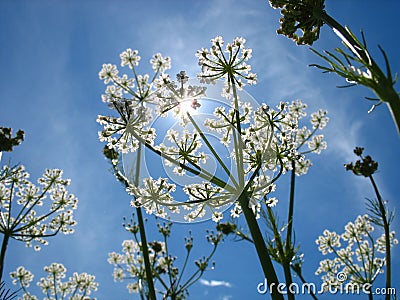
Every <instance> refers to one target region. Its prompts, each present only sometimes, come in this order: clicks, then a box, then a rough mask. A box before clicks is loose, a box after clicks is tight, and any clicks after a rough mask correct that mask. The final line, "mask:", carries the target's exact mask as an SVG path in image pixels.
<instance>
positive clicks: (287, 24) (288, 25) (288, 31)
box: [269, 0, 325, 45]
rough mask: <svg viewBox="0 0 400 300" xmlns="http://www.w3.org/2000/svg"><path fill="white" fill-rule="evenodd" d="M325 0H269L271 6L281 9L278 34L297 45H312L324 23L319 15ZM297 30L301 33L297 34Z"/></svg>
mask: <svg viewBox="0 0 400 300" xmlns="http://www.w3.org/2000/svg"><path fill="white" fill-rule="evenodd" d="M324 2H325V0H269V3H270V4H271V6H272V7H273V8H279V9H281V14H282V17H281V19H280V23H281V27H280V28H279V29H278V30H277V33H278V34H283V35H285V36H287V37H288V38H290V39H292V40H294V41H295V42H296V43H297V44H298V45H303V44H305V45H312V44H313V42H315V41H316V40H317V39H318V38H319V31H320V28H321V27H322V26H323V25H324V22H323V21H322V20H321V18H320V15H321V13H322V12H323V10H324V8H325V5H324ZM299 30H301V31H302V35H299Z"/></svg>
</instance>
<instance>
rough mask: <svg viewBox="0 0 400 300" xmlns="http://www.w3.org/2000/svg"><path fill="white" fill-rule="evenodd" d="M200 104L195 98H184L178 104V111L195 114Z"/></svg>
mask: <svg viewBox="0 0 400 300" xmlns="http://www.w3.org/2000/svg"><path fill="white" fill-rule="evenodd" d="M200 106H201V104H200V103H199V102H198V101H197V99H186V100H184V101H182V102H181V103H180V104H179V113H180V114H186V113H190V114H191V115H197V114H198V113H199V107H200Z"/></svg>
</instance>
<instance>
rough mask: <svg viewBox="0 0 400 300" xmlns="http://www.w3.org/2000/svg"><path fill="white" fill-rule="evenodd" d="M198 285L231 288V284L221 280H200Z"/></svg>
mask: <svg viewBox="0 0 400 300" xmlns="http://www.w3.org/2000/svg"><path fill="white" fill-rule="evenodd" d="M200 284H202V285H205V286H211V287H215V286H225V287H229V288H230V287H232V284H231V283H230V282H227V281H222V280H206V279H200Z"/></svg>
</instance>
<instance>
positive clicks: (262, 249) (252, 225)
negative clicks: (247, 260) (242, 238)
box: [238, 192, 284, 300]
mask: <svg viewBox="0 0 400 300" xmlns="http://www.w3.org/2000/svg"><path fill="white" fill-rule="evenodd" d="M238 201H239V204H240V206H241V208H242V211H243V214H244V216H245V218H246V222H247V225H248V226H249V230H250V233H251V236H252V239H253V242H254V245H255V248H256V251H257V255H258V259H259V260H260V264H261V267H262V269H263V272H264V275H265V278H266V279H267V282H268V285H269V288H270V293H271V296H272V299H273V300H278V299H279V300H284V298H283V296H282V294H281V293H279V292H278V290H277V287H278V284H279V281H278V277H277V275H276V272H275V268H274V265H273V264H272V260H271V257H270V254H269V251H268V249H267V246H266V244H265V241H264V238H263V236H262V234H261V230H260V227H259V225H258V223H257V220H256V218H255V215H254V213H253V211H252V210H251V209H250V208H249V198H248V196H247V194H246V192H242V194H241V195H240V196H239V199H238Z"/></svg>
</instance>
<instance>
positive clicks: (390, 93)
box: [318, 11, 400, 134]
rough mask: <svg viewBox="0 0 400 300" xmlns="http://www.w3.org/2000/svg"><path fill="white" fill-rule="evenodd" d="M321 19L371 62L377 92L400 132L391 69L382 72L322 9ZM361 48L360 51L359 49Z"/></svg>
mask: <svg viewBox="0 0 400 300" xmlns="http://www.w3.org/2000/svg"><path fill="white" fill-rule="evenodd" d="M318 16H319V17H320V18H321V20H322V21H323V22H324V23H325V24H327V25H328V26H329V27H331V28H332V29H336V30H337V31H339V32H340V33H341V34H342V35H343V36H344V37H345V38H346V40H347V41H348V42H349V43H350V44H351V46H352V47H353V48H354V49H355V50H356V52H357V54H358V55H360V57H361V58H362V59H363V60H364V61H366V62H370V68H371V69H372V70H373V72H372V73H374V75H375V76H376V80H377V87H376V88H374V89H373V90H374V92H375V94H376V95H377V96H378V97H379V98H380V99H381V100H382V101H384V102H386V103H387V104H388V107H389V111H390V113H391V114H392V118H393V120H394V123H395V125H396V128H397V132H398V133H399V134H400V97H399V94H398V93H397V92H396V91H395V90H394V88H393V84H394V82H392V80H393V79H392V78H391V74H390V71H389V70H388V77H386V76H385V74H384V73H383V72H382V70H381V69H380V68H379V66H378V64H377V63H376V62H375V61H374V60H373V59H372V58H371V57H369V56H368V55H367V54H366V53H365V51H363V50H362V49H360V46H359V43H358V42H357V41H356V40H355V39H354V37H353V36H352V35H351V34H350V33H349V32H348V31H347V30H346V28H344V27H343V26H342V25H341V24H340V23H338V22H337V21H336V20H335V19H334V18H332V17H331V16H330V15H328V14H327V13H326V12H325V11H322V12H321V13H320V14H319V15H318ZM358 50H360V51H358ZM385 60H386V63H387V66H388V62H387V59H386V56H385Z"/></svg>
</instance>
